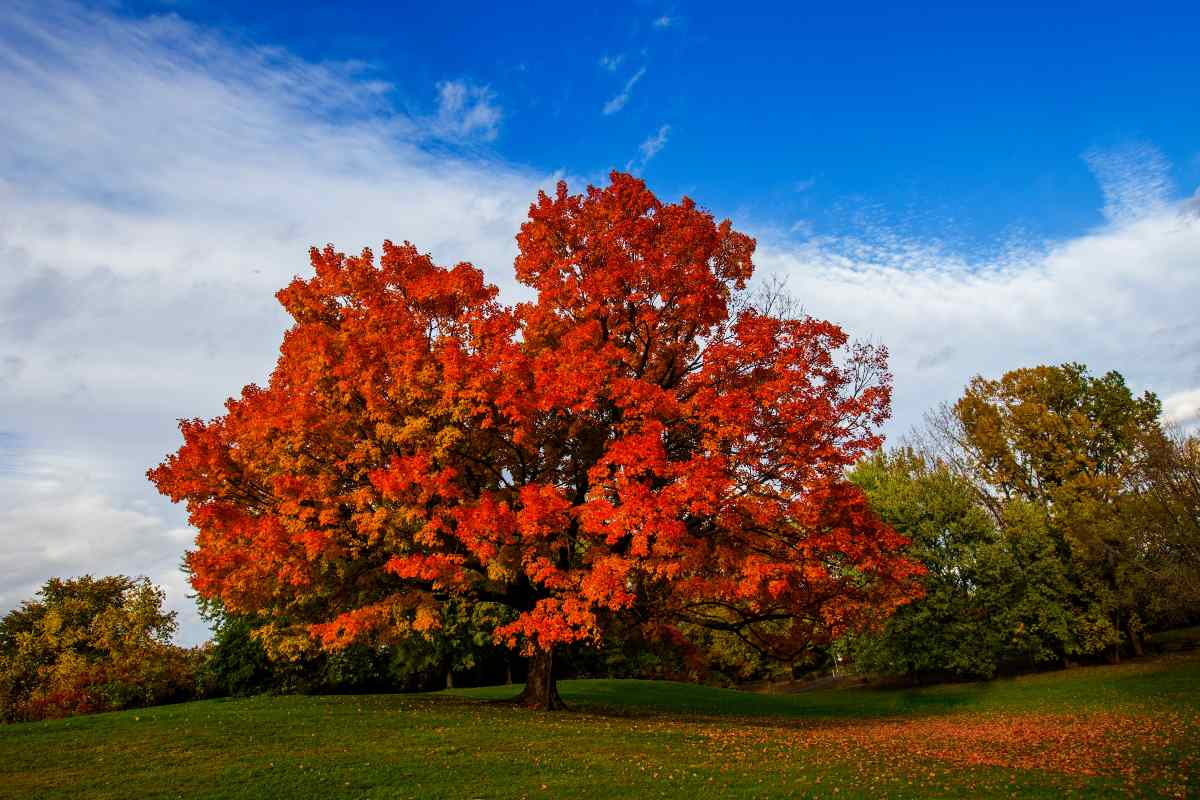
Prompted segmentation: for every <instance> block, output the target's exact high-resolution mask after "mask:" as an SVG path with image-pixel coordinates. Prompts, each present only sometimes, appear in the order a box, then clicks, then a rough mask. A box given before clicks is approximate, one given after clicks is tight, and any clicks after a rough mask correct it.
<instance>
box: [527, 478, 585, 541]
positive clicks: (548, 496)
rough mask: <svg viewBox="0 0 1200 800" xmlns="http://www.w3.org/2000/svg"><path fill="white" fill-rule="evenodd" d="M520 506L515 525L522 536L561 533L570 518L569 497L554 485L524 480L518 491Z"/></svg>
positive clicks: (532, 537)
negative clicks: (524, 482)
mask: <svg viewBox="0 0 1200 800" xmlns="http://www.w3.org/2000/svg"><path fill="white" fill-rule="evenodd" d="M519 496H520V504H521V510H520V511H518V512H517V525H518V526H519V528H520V531H521V536H522V537H523V538H525V539H533V540H537V539H549V538H551V537H554V536H557V535H560V534H562V533H563V531H565V530H566V529H567V526H568V525H570V522H571V508H572V505H571V501H570V500H568V499H567V498H566V497H565V496H564V495H563V493H562V492H561V491H560V490H559V489H558V487H555V486H548V485H546V484H537V483H532V484H527V485H525V486H522V487H521V491H520V495H519Z"/></svg>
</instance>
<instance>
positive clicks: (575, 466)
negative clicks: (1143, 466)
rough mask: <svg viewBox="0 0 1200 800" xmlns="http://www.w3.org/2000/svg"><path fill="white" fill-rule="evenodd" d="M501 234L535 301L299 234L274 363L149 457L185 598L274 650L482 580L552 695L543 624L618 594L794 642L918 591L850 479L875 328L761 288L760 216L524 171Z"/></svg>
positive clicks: (867, 420)
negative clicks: (866, 335)
mask: <svg viewBox="0 0 1200 800" xmlns="http://www.w3.org/2000/svg"><path fill="white" fill-rule="evenodd" d="M517 243H518V246H519V255H518V256H517V259H516V275H517V279H518V280H519V281H521V282H522V283H524V284H525V285H526V286H528V287H530V288H531V289H533V290H534V291H535V292H536V299H535V300H534V301H533V302H528V303H521V304H518V305H516V306H511V307H510V306H505V305H502V304H500V303H499V302H498V301H497V299H496V298H497V290H496V289H495V287H493V286H489V285H487V284H486V283H485V282H484V280H483V274H482V273H481V272H480V271H479V270H477V269H476V268H474V267H472V266H471V265H469V264H458V265H457V266H454V267H452V268H445V267H440V266H437V265H435V264H434V263H433V262H432V260H431V259H430V258H429V257H428V256H426V255H422V254H421V253H419V252H418V251H417V250H416V248H415V247H413V246H412V245H409V244H404V245H400V246H397V245H393V244H392V243H391V242H386V243H385V244H384V247H383V253H382V257H381V258H380V259H379V260H378V262H377V261H376V259H375V256H374V254H373V253H372V252H370V251H369V250H364V251H363V252H362V254H361V255H359V256H345V255H343V254H342V253H339V252H336V251H335V250H334V249H333V248H332V247H327V248H326V249H324V250H315V249H314V250H313V251H312V254H311V256H312V265H313V268H314V270H315V275H314V276H313V277H311V278H308V279H301V278H297V279H296V280H294V281H293V282H292V283H291V285H290V286H288V287H287V288H285V289H284V290H282V291H281V292H279V294H278V297H279V300H280V302H281V303H282V304H283V306H284V308H285V309H286V310H287V311H288V313H289V314H290V315H291V316H292V318H293V320H294V325H293V326H292V328H291V329H290V330H289V331H288V332H287V334H286V335H285V337H284V341H283V345H282V347H281V351H280V358H279V362H278V364H277V366H276V368H275V371H274V373H273V375H272V376H271V380H270V383H269V385H268V386H266V387H258V386H253V385H251V386H247V387H246V388H245V389H244V390H243V392H242V394H241V397H239V398H235V399H230V400H229V401H228V402H227V404H226V408H227V413H226V414H225V415H224V416H221V417H218V418H215V419H213V420H210V421H208V422H204V421H201V420H188V421H185V422H183V423H182V425H181V429H182V433H183V437H184V444H183V446H182V447H181V448H180V449H179V451H178V452H177V453H175V454H173V455H171V456H169V457H168V458H167V459H166V461H164V462H163V464H162V465H161V466H159V467H158V468H156V469H154V470H151V472H150V477H151V479H152V480H153V481H154V482H155V484H156V485H157V486H158V488H159V489H160V490H161V491H162V492H164V493H165V494H167V495H168V496H170V497H171V498H172V499H173V500H176V501H185V502H186V503H187V506H188V511H189V515H190V519H191V522H192V524H193V525H194V526H195V527H196V528H197V529H198V531H199V536H198V539H197V543H196V549H195V550H194V551H192V552H191V553H189V555H188V565H189V568H190V570H191V574H192V582H193V586H194V587H195V588H196V590H197V591H198V592H199V593H200V595H201V596H204V597H210V598H220V600H221V601H222V603H224V605H225V607H226V608H227V609H228V610H229V611H230V612H232V613H237V614H254V615H256V616H260V617H266V618H267V619H268V620H269V621H268V622H266V624H264V625H262V626H261V627H260V628H259V629H258V635H259V636H260V638H261V640H262V641H263V642H264V643H266V644H267V645H268V646H269V647H270V648H271V649H273V650H274V651H276V652H277V653H281V654H283V655H285V656H288V655H294V654H298V653H302V652H307V651H309V650H311V648H312V647H313V644H314V643H315V644H317V645H319V646H320V647H321V648H323V649H325V650H326V651H336V650H339V649H342V648H345V647H348V646H350V645H351V644H354V643H357V642H366V643H370V644H372V646H386V645H391V644H395V643H397V642H399V641H403V640H407V639H410V637H411V635H412V634H413V633H418V634H421V633H431V632H434V631H437V630H438V629H440V628H442V627H443V626H444V625H445V613H444V608H445V607H446V604H447V603H450V602H456V603H461V604H463V605H464V607H472V606H474V605H475V604H477V603H480V602H489V603H493V604H497V605H500V606H503V607H505V608H506V609H508V610H509V611H511V616H509V617H507V618H505V619H503V620H502V619H501V618H500V617H497V618H496V620H495V622H496V624H495V625H494V627H493V628H492V630H491V633H492V634H493V636H494V637H495V638H496V640H497V641H502V642H504V643H506V644H507V645H509V646H511V647H519V648H520V649H521V651H522V652H523V653H525V654H526V655H528V656H529V657H530V670H529V682H528V684H527V687H526V694H525V699H526V700H527V702H529V703H530V704H532V705H538V706H543V707H549V706H553V705H555V704H556V703H557V693H556V691H555V690H554V682H553V672H552V668H553V667H552V665H553V661H552V654H553V652H554V651H555V649H556V648H562V647H563V646H567V645H571V644H573V643H580V642H587V641H599V640H601V639H602V638H603V636H604V633H605V631H606V630H607V629H609V627H610V626H611V624H612V621H613V619H614V618H616V617H622V618H624V619H637V620H639V621H640V622H639V624H640V625H641V627H642V628H643V635H644V636H645V637H646V638H647V639H651V640H654V639H659V640H661V639H665V638H670V637H673V636H678V635H682V634H683V633H685V632H686V631H688V630H689V629H695V628H702V629H718V630H723V631H725V632H727V633H729V634H731V635H734V636H736V637H737V638H738V639H739V640H740V641H742V642H744V643H746V644H747V645H749V646H752V647H753V648H755V649H756V650H759V651H763V652H769V653H772V654H776V655H784V656H794V655H795V654H797V653H800V652H803V651H804V650H805V649H806V648H809V647H811V646H812V645H813V644H814V643H819V642H822V641H827V640H828V639H829V638H830V637H832V636H836V635H838V634H841V633H844V632H845V631H847V630H851V629H854V628H856V627H859V626H862V625H865V624H868V623H871V622H874V621H877V620H878V619H879V618H881V617H885V616H887V615H888V614H889V613H891V612H892V611H893V610H894V609H895V608H896V607H898V606H900V605H902V604H903V603H905V602H906V601H908V600H909V599H910V598H911V597H912V596H913V595H914V593H915V592H916V591H917V589H916V587H915V584H914V582H913V580H912V578H913V577H914V576H915V575H917V574H918V573H919V572H920V568H919V567H918V566H917V565H915V564H913V563H912V562H910V561H909V560H907V559H906V558H904V557H903V556H902V555H901V549H902V547H903V544H904V540H903V538H901V537H900V536H898V535H897V534H896V533H895V531H893V530H892V529H891V528H889V527H888V526H887V525H885V524H883V523H882V522H880V520H879V519H878V517H877V516H876V515H875V514H873V513H872V512H871V510H870V508H869V507H868V506H867V503H866V500H865V498H864V496H863V494H862V492H861V491H860V490H859V489H858V488H857V487H855V486H854V485H853V484H851V483H849V482H848V481H847V480H846V479H845V475H844V470H845V469H846V468H847V467H848V466H850V465H851V464H853V463H854V462H855V461H856V460H857V459H858V458H859V457H861V456H862V455H863V454H865V453H868V452H870V451H871V450H873V449H875V448H876V447H878V446H879V444H880V443H881V439H880V437H879V435H878V434H877V432H876V428H877V426H878V425H879V424H880V423H881V422H882V421H883V420H884V419H885V418H886V417H887V415H888V413H889V402H890V385H889V384H890V376H889V375H888V374H887V372H886V353H885V352H884V351H883V350H882V349H881V348H874V347H870V346H865V345H851V344H850V343H849V340H848V337H847V335H846V334H845V333H844V332H843V331H842V330H841V329H840V328H839V327H837V326H836V325H834V324H833V323H830V322H825V321H821V320H816V319H812V318H810V317H803V316H795V315H792V314H789V313H788V309H787V308H786V307H785V306H781V305H780V304H779V303H778V302H777V298H773V297H769V296H768V297H760V298H758V299H756V298H755V297H754V296H752V295H751V294H750V293H749V292H747V290H746V289H745V285H746V281H747V279H749V278H750V275H751V273H752V270H753V265H752V262H751V256H752V254H753V251H754V246H755V243H754V241H753V240H752V239H750V238H749V237H747V236H745V235H743V234H741V233H738V232H736V231H734V230H733V228H732V226H731V225H730V223H729V222H728V221H725V222H722V223H719V224H718V223H717V222H715V221H714V219H713V218H712V217H711V216H710V215H709V214H707V213H706V212H704V211H702V210H701V209H699V208H697V207H696V206H695V204H694V203H693V202H692V201H690V200H687V199H685V200H683V201H682V202H680V203H676V204H669V205H668V204H664V203H662V202H660V201H659V200H658V199H657V198H656V197H655V196H654V195H653V194H651V193H650V192H649V191H648V190H647V188H646V186H645V185H644V184H643V183H642V182H641V181H639V180H637V179H635V178H633V177H631V176H628V175H621V174H617V173H614V174H613V176H612V183H611V185H610V186H608V187H606V188H604V189H597V188H591V187H589V189H588V191H587V192H586V193H585V194H583V195H570V194H568V193H567V190H566V186H565V184H560V185H559V187H558V191H557V193H556V194H555V196H553V197H549V196H546V195H544V194H543V195H541V196H540V197H539V198H538V201H537V202H536V203H535V204H534V205H533V206H532V207H531V208H530V215H529V220H528V221H527V222H526V223H525V224H524V225H523V226H522V228H521V231H520V233H519V235H518V236H517ZM471 613H474V612H471Z"/></svg>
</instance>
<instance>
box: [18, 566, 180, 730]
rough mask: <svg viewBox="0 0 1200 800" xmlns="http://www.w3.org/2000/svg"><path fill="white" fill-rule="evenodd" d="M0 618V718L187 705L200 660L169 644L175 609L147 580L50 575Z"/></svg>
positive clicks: (118, 576) (39, 716)
mask: <svg viewBox="0 0 1200 800" xmlns="http://www.w3.org/2000/svg"><path fill="white" fill-rule="evenodd" d="M38 598H39V599H37V600H30V601H26V602H25V603H23V604H22V605H21V606H20V607H18V608H16V609H14V610H12V611H10V612H9V613H8V614H7V615H5V617H4V618H3V620H0V719H3V720H4V721H6V722H12V721H17V720H30V719H43V718H46V717H60V716H67V715H70V714H80V713H86V712H90V711H112V710H116V709H121V708H132V707H137V706H146V705H154V704H157V703H164V702H169V701H173V700H181V699H188V698H190V697H192V696H194V694H195V691H196V683H195V674H196V668H197V665H198V663H199V661H200V659H201V658H202V655H201V654H200V653H199V652H197V651H189V650H184V649H182V648H179V647H176V646H175V645H173V644H172V643H171V637H172V636H173V635H174V633H175V612H173V611H171V612H164V611H163V610H162V602H163V592H162V590H161V589H159V588H158V587H156V586H154V585H153V584H151V583H150V581H149V580H148V579H146V578H141V579H133V578H128V577H125V576H123V575H117V576H111V577H104V578H93V577H91V576H89V575H85V576H83V577H81V578H74V579H69V580H63V579H59V578H54V579H51V580H49V581H47V582H46V584H45V585H44V586H43V587H42V589H41V591H39V592H38Z"/></svg>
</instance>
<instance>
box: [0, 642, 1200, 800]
mask: <svg viewBox="0 0 1200 800" xmlns="http://www.w3.org/2000/svg"><path fill="white" fill-rule="evenodd" d="M561 690H562V694H563V697H564V698H565V699H566V700H567V702H568V703H569V704H571V706H572V710H571V711H568V712H565V713H550V714H545V713H538V712H530V711H525V710H522V709H518V708H515V707H513V706H510V705H506V704H504V703H501V702H492V701H495V700H500V699H503V698H506V697H511V696H512V695H513V694H515V692H516V688H515V687H511V686H510V687H492V688H487V689H469V690H459V691H454V692H448V693H441V694H436V695H372V696H359V697H355V696H337V697H262V698H254V699H248V700H215V701H206V702H199V703H189V704H184V705H178V706H167V707H160V708H155V709H149V710H143V711H131V712H121V713H116V714H101V715H95V716H91V717H80V718H75V719H71V720H60V721H54V722H44V723H30V724H22V725H10V726H5V727H0V797H3V798H9V797H12V798H17V797H21V798H26V797H29V798H33V797H37V798H68V797H71V798H74V797H97V798H125V797H138V798H153V797H164V798H165V797H180V796H183V797H211V798H265V797H276V798H310V797H311V798H317V797H332V798H385V797H397V798H399V797H430V798H437V797H445V798H462V797H480V798H483V797H487V798H507V797H530V798H533V797H546V798H557V797H563V798H585V797H681V798H682V797H686V798H693V799H694V798H702V797H703V798H707V797H781V796H789V797H790V796H814V795H816V796H830V797H833V796H836V797H855V796H861V797H868V796H869V797H883V796H889V797H918V796H919V797H929V796H944V797H962V796H981V795H983V796H988V795H991V796H1000V795H1004V796H1010V795H1012V794H1013V793H1017V794H1018V795H1019V796H1022V797H1027V796H1039V795H1040V796H1047V797H1050V796H1062V795H1064V794H1068V793H1073V794H1075V795H1077V796H1080V797H1095V796H1104V795H1110V796H1125V795H1127V794H1129V793H1130V792H1133V793H1136V794H1142V795H1150V796H1155V795H1157V796H1188V795H1189V794H1195V793H1196V792H1197V791H1200V781H1198V779H1197V777H1196V772H1197V769H1198V765H1200V761H1198V759H1200V657H1197V656H1196V655H1191V656H1175V657H1171V658H1168V659H1162V660H1159V661H1155V662H1145V663H1136V664H1127V665H1122V666H1118V667H1090V668H1083V669H1075V670H1070V671H1067V672H1057V673H1049V674H1044V675H1037V676H1029V677H1023V678H1017V679H1012V680H1000V681H994V682H991V683H987V684H961V685H950V686H939V687H932V688H928V689H921V690H912V691H882V690H870V689H840V690H838V689H835V690H826V691H818V692H809V693H802V694H795V695H757V694H748V693H743V692H735V691H728V690H719V689H708V688H704V687H697V686H691V685H686V684H675V683H665V682H650V681H604V680H602V681H565V682H563V684H562V685H561Z"/></svg>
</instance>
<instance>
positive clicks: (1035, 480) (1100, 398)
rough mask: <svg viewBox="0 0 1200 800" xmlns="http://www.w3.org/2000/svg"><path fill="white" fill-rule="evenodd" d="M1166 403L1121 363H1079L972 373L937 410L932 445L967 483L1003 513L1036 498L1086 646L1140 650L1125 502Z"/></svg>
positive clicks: (1142, 575) (1137, 565)
mask: <svg viewBox="0 0 1200 800" xmlns="http://www.w3.org/2000/svg"><path fill="white" fill-rule="evenodd" d="M1161 410H1162V407H1161V404H1160V403H1159V400H1158V398H1157V397H1155V396H1154V395H1153V394H1152V393H1150V392H1146V393H1144V394H1142V395H1141V396H1135V395H1134V394H1133V393H1132V392H1131V391H1130V389H1129V387H1128V386H1127V385H1126V384H1125V380H1124V378H1122V376H1121V375H1120V373H1118V372H1108V373H1106V374H1104V375H1101V376H1093V375H1091V374H1090V373H1089V372H1088V370H1087V368H1086V367H1084V366H1083V365H1081V364H1074V363H1068V364H1063V365H1061V366H1038V367H1032V368H1027V369H1017V370H1013V371H1011V372H1007V373H1005V374H1004V375H1003V376H1001V377H1000V378H999V379H997V380H989V379H985V378H982V377H976V378H974V379H973V380H972V381H971V382H970V384H969V385H968V386H967V390H966V392H965V393H964V394H963V396H962V397H961V398H960V399H959V400H958V401H957V402H956V403H955V404H954V405H953V406H950V407H946V408H944V409H943V412H942V413H941V414H940V415H937V416H935V417H934V418H933V419H932V425H931V430H932V432H933V434H934V435H933V437H932V441H933V442H934V443H935V444H936V445H937V446H938V451H939V455H941V456H942V457H944V458H946V459H947V460H948V462H950V463H952V464H955V465H956V466H957V467H959V469H960V473H961V474H962V475H964V476H966V477H968V478H969V479H971V481H972V483H973V484H974V486H975V488H976V491H977V492H978V495H979V497H980V499H981V500H982V502H983V503H984V504H985V505H986V507H988V508H989V509H990V510H991V511H992V513H993V516H994V517H995V518H996V519H997V521H998V522H1002V521H1003V518H1004V515H1005V513H1006V509H1008V508H1009V504H1010V503H1012V502H1014V501H1020V502H1022V503H1025V504H1028V505H1029V506H1030V507H1032V508H1034V509H1037V510H1038V512H1039V513H1040V515H1041V517H1042V518H1043V520H1044V524H1045V526H1046V529H1047V531H1048V532H1049V534H1050V535H1051V536H1052V537H1053V538H1054V540H1055V543H1056V547H1057V549H1058V552H1059V554H1060V557H1061V558H1062V560H1063V563H1064V564H1066V565H1067V566H1068V568H1069V572H1070V579H1071V581H1072V583H1073V585H1074V586H1075V587H1076V588H1077V598H1076V601H1077V612H1078V616H1079V621H1080V623H1079V625H1080V626H1079V630H1080V631H1081V632H1082V633H1083V634H1084V638H1083V642H1085V644H1084V645H1081V646H1083V647H1084V649H1085V650H1086V649H1088V648H1092V649H1093V650H1094V651H1095V652H1099V651H1101V650H1107V651H1108V652H1109V654H1110V656H1111V657H1113V658H1116V656H1117V653H1118V645H1119V643H1120V642H1121V641H1122V640H1124V641H1126V642H1128V643H1129V644H1130V645H1131V647H1132V648H1133V649H1134V650H1135V652H1139V651H1140V647H1141V644H1140V643H1141V629H1142V625H1143V618H1142V611H1143V608H1144V605H1145V602H1144V600H1143V599H1142V598H1143V595H1144V594H1145V582H1146V581H1147V580H1148V579H1149V577H1150V575H1151V572H1150V571H1149V570H1148V569H1147V565H1146V563H1145V558H1144V556H1145V552H1144V550H1143V549H1142V548H1141V547H1140V543H1139V537H1138V535H1137V531H1136V525H1131V524H1130V517H1129V515H1128V513H1127V510H1128V505H1127V504H1128V502H1129V500H1130V498H1131V497H1132V496H1133V495H1134V494H1135V492H1136V487H1137V485H1138V482H1139V476H1140V474H1141V473H1140V472H1139V464H1140V463H1141V461H1142V459H1143V447H1144V443H1145V441H1146V440H1147V437H1153V436H1155V435H1159V434H1160V429H1159V423H1158V418H1159V415H1160V413H1161Z"/></svg>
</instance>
